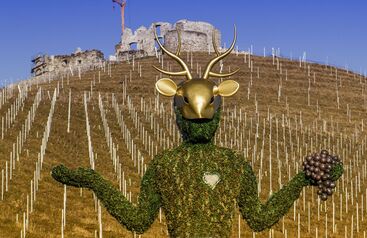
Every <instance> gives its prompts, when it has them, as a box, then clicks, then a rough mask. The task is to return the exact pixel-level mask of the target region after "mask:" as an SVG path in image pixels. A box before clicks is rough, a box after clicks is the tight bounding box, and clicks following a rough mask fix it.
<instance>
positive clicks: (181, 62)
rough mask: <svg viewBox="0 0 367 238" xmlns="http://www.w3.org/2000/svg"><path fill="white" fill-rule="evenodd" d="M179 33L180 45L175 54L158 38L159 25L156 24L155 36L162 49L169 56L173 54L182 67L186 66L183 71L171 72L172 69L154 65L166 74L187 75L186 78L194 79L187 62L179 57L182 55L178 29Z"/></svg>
mask: <svg viewBox="0 0 367 238" xmlns="http://www.w3.org/2000/svg"><path fill="white" fill-rule="evenodd" d="M177 34H178V46H177V51H176V54H173V53H172V52H170V51H169V50H167V49H166V48H164V47H163V45H162V44H161V42H160V41H159V39H158V36H157V25H154V36H155V40H156V41H157V43H158V45H159V46H160V47H161V49H162V50H163V51H164V52H165V53H166V54H167V55H169V56H171V57H172V58H173V59H174V60H176V61H177V62H178V63H179V64H180V65H181V66H182V68H184V70H183V71H179V72H170V71H165V70H163V69H160V68H158V67H156V66H154V65H153V67H154V68H155V69H156V70H158V71H159V72H161V73H164V74H168V75H175V76H183V75H184V76H186V78H187V79H188V80H191V79H192V75H191V73H190V71H189V68H188V67H187V65H186V64H185V62H184V61H183V60H182V59H181V58H180V57H179V55H180V51H181V35H180V33H179V31H178V29H177Z"/></svg>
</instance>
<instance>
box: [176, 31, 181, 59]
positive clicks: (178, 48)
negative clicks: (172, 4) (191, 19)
mask: <svg viewBox="0 0 367 238" xmlns="http://www.w3.org/2000/svg"><path fill="white" fill-rule="evenodd" d="M176 31H177V41H178V42H177V50H176V55H177V56H180V52H181V33H180V31H179V30H178V28H177V27H176Z"/></svg>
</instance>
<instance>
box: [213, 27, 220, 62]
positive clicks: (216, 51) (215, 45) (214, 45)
mask: <svg viewBox="0 0 367 238" xmlns="http://www.w3.org/2000/svg"><path fill="white" fill-rule="evenodd" d="M212 41H213V48H214V50H215V53H216V54H217V55H218V56H220V53H219V51H218V48H217V43H216V42H215V30H214V28H213V35H212Z"/></svg>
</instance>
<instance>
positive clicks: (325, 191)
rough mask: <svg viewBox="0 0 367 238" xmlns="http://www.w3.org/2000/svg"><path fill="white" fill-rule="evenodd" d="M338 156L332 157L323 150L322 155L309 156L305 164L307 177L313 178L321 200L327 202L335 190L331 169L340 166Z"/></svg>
mask: <svg viewBox="0 0 367 238" xmlns="http://www.w3.org/2000/svg"><path fill="white" fill-rule="evenodd" d="M340 163H341V161H340V158H339V157H338V156H336V155H335V156H334V155H330V154H329V152H328V151H327V150H321V152H320V154H318V153H315V154H313V155H308V156H307V157H306V159H305V161H304V162H303V170H304V172H305V174H306V176H307V177H309V178H312V179H313V180H314V181H315V182H316V183H317V186H318V191H317V194H318V195H319V196H320V198H321V200H323V201H325V200H327V198H328V196H331V195H332V194H333V192H334V189H335V182H334V181H332V179H331V177H330V171H331V169H332V168H333V167H334V166H335V165H336V164H340Z"/></svg>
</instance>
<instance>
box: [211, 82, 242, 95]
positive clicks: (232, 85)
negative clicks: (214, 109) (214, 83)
mask: <svg viewBox="0 0 367 238" xmlns="http://www.w3.org/2000/svg"><path fill="white" fill-rule="evenodd" d="M239 87H240V85H239V84H238V83H237V82H236V81H234V80H226V81H223V82H222V83H221V84H219V86H218V89H217V91H218V94H219V95H220V96H223V97H229V96H232V95H233V94H235V93H236V92H237V90H238V88H239Z"/></svg>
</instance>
